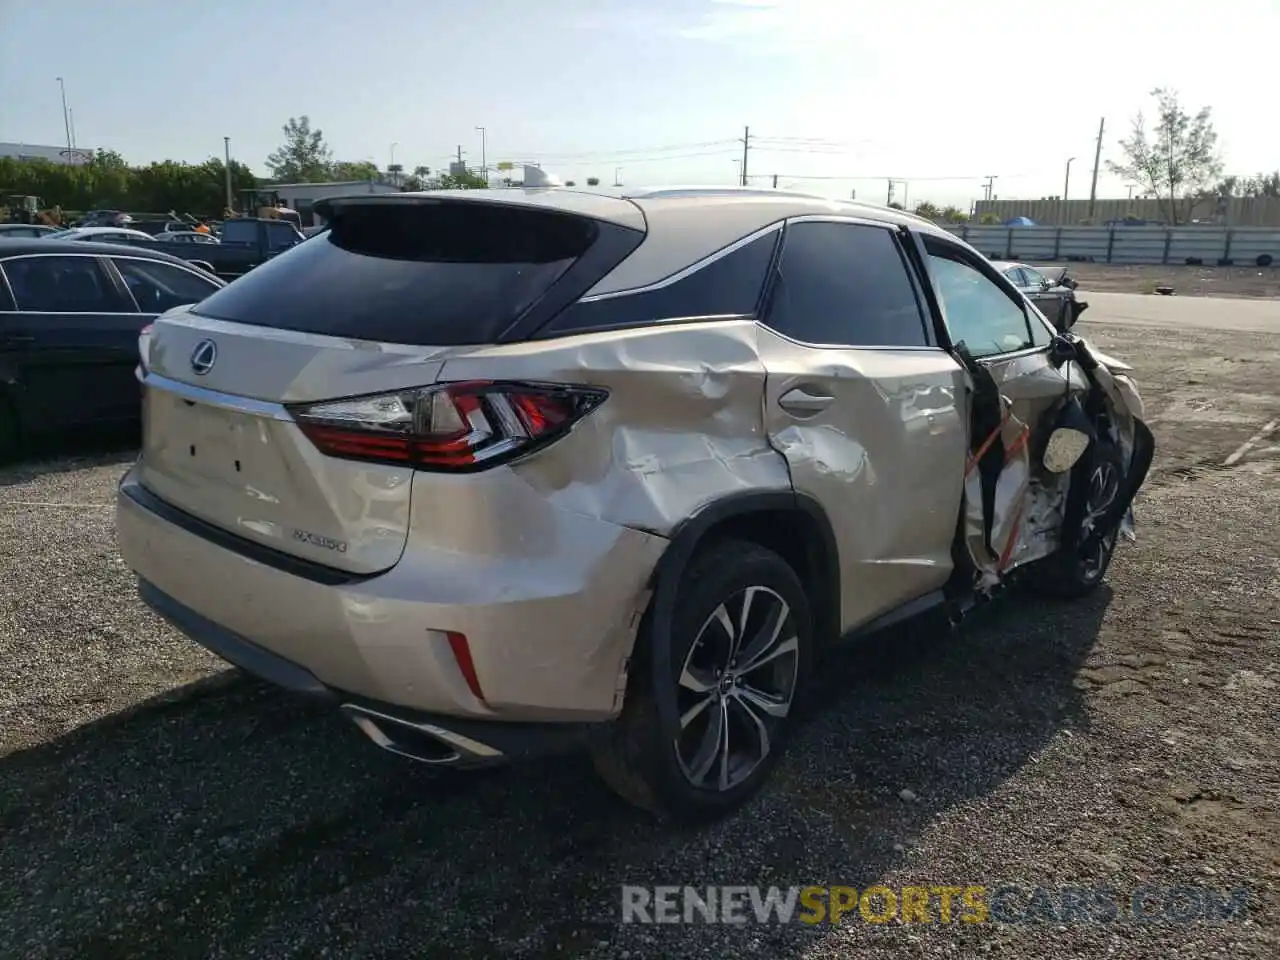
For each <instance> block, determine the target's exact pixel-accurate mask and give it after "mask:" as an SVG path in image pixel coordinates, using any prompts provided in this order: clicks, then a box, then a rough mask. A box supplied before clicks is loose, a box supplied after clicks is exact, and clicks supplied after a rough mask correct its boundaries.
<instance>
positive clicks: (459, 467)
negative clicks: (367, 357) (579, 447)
mask: <svg viewBox="0 0 1280 960" xmlns="http://www.w3.org/2000/svg"><path fill="white" fill-rule="evenodd" d="M606 396H607V394H606V393H605V391H603V390H598V389H594V388H585V387H566V386H557V385H547V384H527V383H490V382H487V381H484V382H476V381H472V382H468V383H447V384H441V385H440V386H437V387H427V388H425V389H420V390H399V391H396V392H394V393H380V394H376V395H374V396H365V397H352V398H350V399H347V400H329V401H325V402H324V403H315V404H307V405H299V406H295V407H292V408H290V412H291V413H292V414H293V417H294V419H295V420H296V421H297V422H298V426H299V427H301V428H302V432H303V433H305V434H306V435H307V437H308V438H310V440H311V442H312V443H314V444H315V445H316V448H317V449H319V450H320V452H321V453H324V454H326V455H328V456H331V457H341V458H343V459H347V460H368V461H373V462H380V463H395V464H404V465H406V466H412V467H416V468H418V469H422V470H439V471H454V472H460V473H465V472H469V471H474V470H480V469H484V468H485V467H490V466H493V465H495V464H497V463H502V462H505V461H507V460H511V459H513V458H514V457H518V456H524V455H525V454H528V453H531V452H532V451H533V450H535V449H538V448H540V447H543V446H546V445H547V444H548V443H551V442H552V441H553V440H555V439H557V438H558V437H560V436H562V435H563V434H565V433H566V432H568V430H569V429H570V428H571V427H572V426H573V425H574V424H575V423H577V422H578V421H579V420H581V419H582V418H583V417H585V416H586V415H587V414H588V413H590V412H591V411H592V410H594V409H595V408H596V407H598V406H599V405H600V404H601V403H603V402H604V399H605V397H606Z"/></svg>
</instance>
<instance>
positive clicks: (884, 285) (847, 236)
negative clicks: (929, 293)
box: [766, 223, 928, 347]
mask: <svg viewBox="0 0 1280 960" xmlns="http://www.w3.org/2000/svg"><path fill="white" fill-rule="evenodd" d="M766 322H767V323H768V325H769V326H770V327H772V328H773V329H774V330H777V331H778V332H779V333H781V334H783V335H785V336H788V337H790V338H792V339H793V340H799V341H801V342H803V343H813V344H831V345H837V346H865V347H923V346H927V345H928V339H927V337H926V334H925V319H924V314H923V312H922V310H921V308H920V302H919V300H918V299H917V298H916V292H915V287H914V286H913V285H912V282H911V278H910V275H909V274H908V273H907V264H906V261H905V260H904V259H903V256H902V253H901V251H900V250H899V248H898V241H897V238H896V237H895V236H894V235H893V231H892V230H890V229H887V228H883V227H871V226H862V225H859V224H852V223H795V224H792V225H790V226H789V227H787V232H786V237H785V238H784V242H783V248H782V259H781V261H780V263H779V266H778V277H777V281H776V283H775V285H774V289H773V295H772V297H771V300H770V304H769V314H768V317H767V319H766Z"/></svg>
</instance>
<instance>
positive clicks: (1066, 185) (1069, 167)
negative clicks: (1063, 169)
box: [1062, 157, 1075, 203]
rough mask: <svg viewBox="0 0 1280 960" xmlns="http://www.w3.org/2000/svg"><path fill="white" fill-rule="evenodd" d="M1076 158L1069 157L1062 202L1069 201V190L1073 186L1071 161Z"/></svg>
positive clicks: (1063, 182) (1063, 184)
mask: <svg viewBox="0 0 1280 960" xmlns="http://www.w3.org/2000/svg"><path fill="white" fill-rule="evenodd" d="M1074 159H1075V157H1068V158H1067V178H1066V179H1065V180H1063V181H1062V202H1063V203H1066V202H1067V191H1068V190H1069V189H1070V188H1071V161H1072V160H1074Z"/></svg>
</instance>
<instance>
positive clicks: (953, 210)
mask: <svg viewBox="0 0 1280 960" xmlns="http://www.w3.org/2000/svg"><path fill="white" fill-rule="evenodd" d="M968 219H969V215H968V214H967V213H965V212H964V211H963V210H961V209H960V208H959V207H943V208H942V221H943V223H965V222H967V221H968Z"/></svg>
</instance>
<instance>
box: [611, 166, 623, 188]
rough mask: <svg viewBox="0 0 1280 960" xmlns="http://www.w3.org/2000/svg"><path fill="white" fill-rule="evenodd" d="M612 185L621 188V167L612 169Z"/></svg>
mask: <svg viewBox="0 0 1280 960" xmlns="http://www.w3.org/2000/svg"><path fill="white" fill-rule="evenodd" d="M613 185H614V186H615V187H620V186H622V168H621V167H614V168H613Z"/></svg>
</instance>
